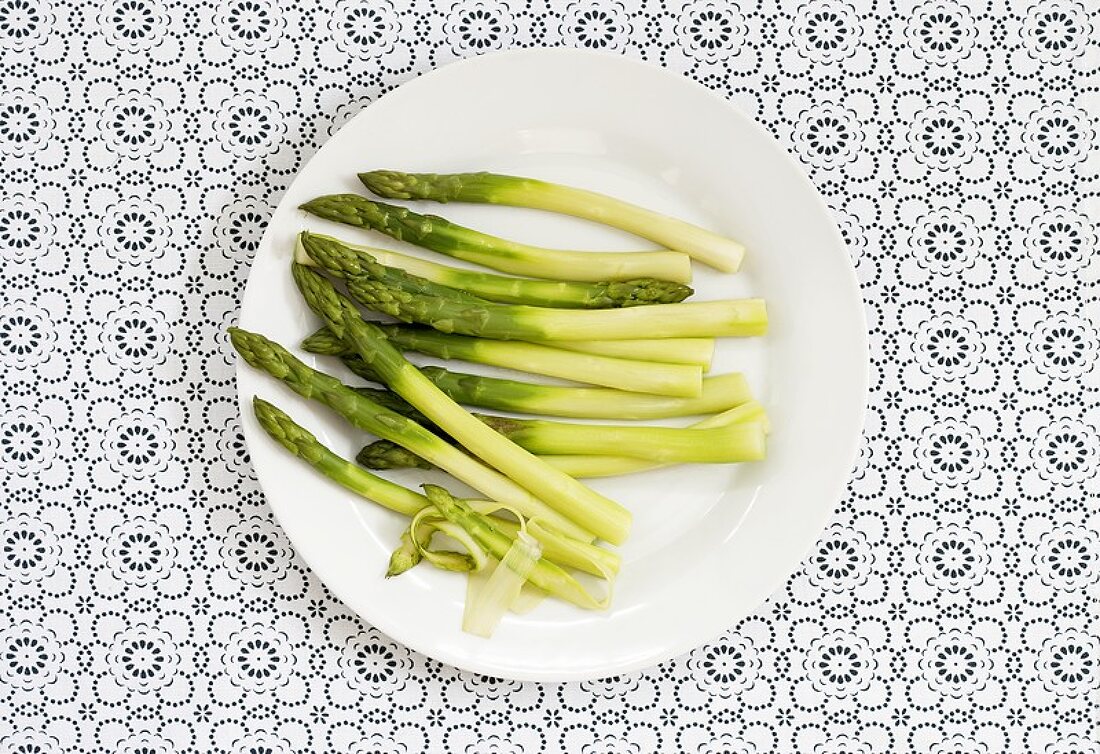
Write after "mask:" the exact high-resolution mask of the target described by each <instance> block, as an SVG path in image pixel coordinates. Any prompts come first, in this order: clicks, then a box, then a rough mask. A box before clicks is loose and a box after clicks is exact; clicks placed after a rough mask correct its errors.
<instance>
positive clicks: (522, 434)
mask: <svg viewBox="0 0 1100 754" xmlns="http://www.w3.org/2000/svg"><path fill="white" fill-rule="evenodd" d="M478 418H479V419H482V420H483V421H485V423H486V424H487V425H488V426H490V427H492V428H493V429H494V430H496V431H497V432H499V433H500V434H502V435H504V436H505V437H507V438H508V439H509V440H511V441H512V442H514V443H516V444H517V445H519V446H520V447H521V448H525V449H527V450H529V451H531V452H532V453H536V454H538V455H544V456H555V455H592V456H625V457H628V458H640V459H644V460H647V461H652V462H654V463H658V464H666V463H741V462H744V461H759V460H760V459H762V458H763V457H764V428H763V425H762V424H760V423H757V422H752V423H748V424H725V425H720V426H715V427H711V428H706V429H690V428H688V429H680V428H677V427H649V426H620V425H615V424H567V423H564V422H555V421H544V420H540V419H505V418H503V417H484V416H478ZM380 442H382V443H385V442H386V441H384V440H383V441H380ZM376 445H377V443H372V444H371V445H368V446H366V447H365V448H363V450H361V451H359V454H358V455H357V456H356V457H355V458H356V460H357V461H359V463H362V464H363V465H364V466H367V467H368V468H372V469H378V468H399V466H398V465H396V464H395V463H393V461H392V459H391V458H389V457H387V456H381V457H379V456H378V454H379V453H380V452H381V451H382V449H383V448H387V449H388V447H387V446H386V445H383V446H382V447H375V446H376ZM415 465H417V466H420V465H421V464H415ZM551 465H553V464H551Z"/></svg>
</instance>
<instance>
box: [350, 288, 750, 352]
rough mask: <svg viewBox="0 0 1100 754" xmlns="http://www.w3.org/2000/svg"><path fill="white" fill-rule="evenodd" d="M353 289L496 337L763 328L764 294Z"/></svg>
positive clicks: (362, 298) (737, 332)
mask: <svg viewBox="0 0 1100 754" xmlns="http://www.w3.org/2000/svg"><path fill="white" fill-rule="evenodd" d="M347 288H348V293H350V294H351V297H352V298H354V299H355V300H356V301H358V302H359V303H361V304H363V305H364V306H366V307H368V308H370V309H373V310H374V311H377V312H381V313H383V314H388V315H390V316H391V317H395V318H397V319H399V320H401V321H402V322H409V323H416V324H423V325H430V326H431V327H433V328H435V329H436V330H439V331H440V332H444V333H457V334H460V335H473V336H477V337H482V338H494V339H497V340H593V339H599V340H620V339H630V338H633V339H637V338H642V337H648V338H712V337H716V336H722V335H734V336H751V335H763V334H764V333H765V332H766V331H767V326H768V316H767V310H766V308H765V306H764V301H763V299H758V298H754V299H740V300H736V301H701V302H696V303H683V304H654V305H653V306H639V307H634V308H632V309H597V310H580V309H544V308H541V307H537V306H522V305H518V304H497V303H493V302H488V301H486V302H478V301H465V300H459V299H456V298H454V297H451V296H433V295H429V294H425V293H412V292H410V291H407V290H402V289H400V288H397V287H394V286H391V285H387V284H386V283H383V282H379V281H377V280H370V279H368V278H365V277H355V278H349V279H348V280H347Z"/></svg>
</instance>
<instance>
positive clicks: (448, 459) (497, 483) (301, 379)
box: [229, 327, 592, 541]
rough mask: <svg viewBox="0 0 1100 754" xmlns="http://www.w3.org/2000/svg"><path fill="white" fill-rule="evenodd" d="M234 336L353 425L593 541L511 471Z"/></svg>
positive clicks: (247, 353) (248, 353)
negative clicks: (515, 479)
mask: <svg viewBox="0 0 1100 754" xmlns="http://www.w3.org/2000/svg"><path fill="white" fill-rule="evenodd" d="M229 337H230V340H231V341H232V343H233V347H234V348H236V349H237V353H239V354H240V355H241V357H242V358H243V359H244V360H245V361H247V362H248V363H249V364H250V365H252V366H253V367H255V368H257V369H260V370H263V371H265V372H267V373H268V374H270V375H271V376H272V377H275V378H276V379H279V380H282V381H283V382H284V383H286V385H287V386H288V387H289V388H290V389H291V390H293V391H294V392H296V393H298V394H299V395H301V396H304V397H306V398H312V399H314V400H316V401H319V402H320V403H323V404H324V405H326V406H328V407H329V408H331V409H332V410H333V411H335V412H336V413H338V414H340V415H341V416H342V417H344V418H345V419H347V420H348V421H349V422H350V423H351V424H352V425H353V426H355V427H358V428H359V429H361V430H363V431H365V432H370V433H371V434H373V435H376V436H378V437H381V438H383V439H385V440H392V441H394V442H396V443H399V444H400V445H401V446H402V447H405V448H408V449H409V450H411V451H413V452H414V453H416V454H417V455H419V456H421V457H422V458H425V459H427V460H428V461H431V463H432V464H434V465H435V466H438V467H439V468H441V469H443V470H445V471H447V472H449V473H450V474H451V475H452V476H454V477H455V478H457V479H460V480H462V481H463V482H466V484H468V485H470V486H471V487H473V488H474V489H476V490H479V491H481V492H483V493H485V494H486V495H488V496H489V497H491V498H493V499H494V500H499V501H500V502H502V503H506V504H507V505H510V506H512V507H514V508H515V509H516V510H518V511H520V512H521V513H523V514H524V515H526V516H528V517H530V518H532V519H535V520H540V519H541V520H544V521H546V522H547V523H548V524H549V525H551V526H552V527H554V528H556V529H558V530H559V531H562V532H564V533H566V534H568V535H569V536H572V537H576V538H577V539H584V540H586V541H591V539H592V533H591V532H589V531H588V530H587V529H585V528H584V527H583V526H582V525H579V524H576V523H574V522H573V520H572V519H570V518H568V517H566V516H563V515H562V514H560V513H558V512H557V511H555V510H554V509H553V508H551V507H549V506H548V505H547V504H546V503H544V502H543V501H541V500H539V499H538V498H537V497H535V496H534V495H532V494H531V493H530V492H528V491H527V490H525V489H524V488H522V487H520V486H519V485H518V484H516V483H515V482H513V481H512V480H511V479H509V478H508V477H506V476H504V475H503V474H500V473H498V472H497V471H495V470H493V469H490V468H488V467H486V466H484V465H482V464H481V463H479V462H478V461H477V460H476V459H474V458H471V457H470V456H469V455H467V454H466V453H463V452H462V451H461V450H459V449H458V448H456V447H454V446H453V445H450V444H448V443H447V442H445V441H443V440H441V439H440V438H438V437H436V436H435V435H433V434H432V433H431V432H429V431H427V430H426V429H424V428H423V427H421V426H420V425H419V424H417V423H416V422H414V421H412V420H411V419H407V418H405V417H404V416H401V415H400V414H398V413H395V412H393V411H390V410H389V409H387V408H383V407H382V406H379V405H378V404H377V403H375V402H374V401H372V400H370V399H369V398H367V397H365V396H363V395H360V394H359V393H357V392H356V391H354V390H352V389H351V388H349V387H347V386H346V385H344V384H343V383H342V382H340V380H338V379H336V378H335V377H331V376H329V375H327V374H325V373H324V372H319V371H317V370H316V369H311V368H310V367H308V366H306V365H305V364H303V363H302V362H301V361H299V360H298V359H296V358H295V357H294V356H292V355H291V354H290V352H289V351H287V350H286V349H285V348H283V347H282V346H280V345H279V344H277V343H274V342H272V341H270V340H268V339H267V338H265V337H263V336H262V335H258V334H256V333H251V332H248V331H247V330H241V329H240V328H236V327H231V328H229ZM475 421H476V419H475ZM482 426H484V425H482ZM555 473H559V472H555Z"/></svg>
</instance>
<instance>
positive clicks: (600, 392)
mask: <svg viewBox="0 0 1100 754" xmlns="http://www.w3.org/2000/svg"><path fill="white" fill-rule="evenodd" d="M383 330H384V331H385V332H386V334H387V337H388V338H390V339H391V341H393V342H394V343H395V345H397V346H398V347H401V348H405V349H407V350H410V351H412V350H417V349H416V348H415V347H414V346H415V345H416V343H414V342H411V341H410V340H405V339H403V338H402V337H401V336H400V335H398V332H399V330H400V328H386V327H383ZM433 335H436V336H438V333H433ZM302 347H303V348H304V349H305V350H306V351H309V352H311V353H318V354H326V355H330V356H341V357H342V358H343V360H344V362H345V363H346V364H347V365H348V367H349V368H350V369H351V370H352V371H354V372H355V373H356V374H358V375H359V376H360V377H363V378H364V379H367V380H371V381H373V382H377V381H378V377H377V375H375V374H374V372H373V371H372V370H371V369H370V368H369V366H368V365H367V364H366V363H365V362H363V360H362V359H360V358H358V357H357V356H352V355H349V354H348V351H347V346H345V345H344V343H343V341H341V340H340V339H339V338H337V337H335V336H334V335H333V334H332V332H331V331H330V330H328V329H327V328H323V329H321V330H318V331H317V332H316V333H314V334H313V335H311V336H309V337H308V338H306V339H305V340H304V341H303V342H302ZM427 352H428V353H432V354H433V355H439V354H440V353H442V351H441V350H437V351H434V352H432V351H427ZM451 355H453V356H456V357H457V355H456V354H449V356H451ZM449 356H445V357H444V358H449ZM467 360H470V361H472V359H467ZM520 366H523V365H520ZM420 371H422V372H423V373H424V376H425V377H427V378H428V379H430V380H431V381H432V382H434V383H435V384H436V386H437V387H438V388H439V389H440V390H442V391H443V392H445V393H446V394H447V395H449V396H450V397H451V399H453V400H455V401H457V402H458V403H465V404H466V405H469V406H478V407H480V408H491V409H496V410H498V411H514V412H517V413H524V414H545V415H547V416H562V417H569V418H575V419H665V418H669V417H675V416H693V415H696V414H712V413H715V412H718V411H725V410H726V409H730V408H733V407H735V406H738V405H740V404H742V403H744V402H745V401H748V400H749V399H750V398H751V392H750V390H749V385H748V383H747V382H746V381H745V378H744V376H743V375H742V374H740V373H739V372H734V373H731V374H720V375H715V376H714V377H704V378H703V379H702V382H701V385H702V389H701V392H700V394H699V396H698V397H696V398H674V397H666V396H660V395H644V394H640V393H636V392H629V391H625V390H613V389H609V388H591V387H575V386H569V387H566V386H561V385H539V384H536V383H532V382H521V381H518V380H508V379H501V378H499V377H484V376H482V375H477V374H466V373H463V372H452V371H451V370H449V369H445V368H443V367H422V368H421V370H420Z"/></svg>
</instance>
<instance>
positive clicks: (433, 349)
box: [304, 325, 703, 398]
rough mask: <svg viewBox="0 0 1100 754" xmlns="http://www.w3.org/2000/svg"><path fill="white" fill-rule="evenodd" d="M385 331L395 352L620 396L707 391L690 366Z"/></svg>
mask: <svg viewBox="0 0 1100 754" xmlns="http://www.w3.org/2000/svg"><path fill="white" fill-rule="evenodd" d="M381 330H382V332H383V333H384V334H385V336H386V337H387V338H388V339H389V340H390V342H391V343H393V345H394V346H395V347H397V348H400V349H401V350H403V351H419V352H420V353H423V354H427V355H429V356H435V357H436V358H440V359H463V360H465V361H472V362H474V363H477V364H488V365H489V366H496V367H504V368H506V369H516V370H519V371H523V372H529V373H531V374H543V375H546V376H548V377H558V378H560V379H563V380H573V381H575V382H587V383H590V384H592V385H601V386H603V387H605V388H616V389H617V390H618V391H620V392H622V391H628V392H635V393H647V394H654V395H660V396H665V395H672V396H678V397H681V398H697V397H699V395H700V394H701V393H702V390H703V370H702V367H699V366H695V365H690V364H653V363H650V362H647V361H634V360H632V359H614V358H609V357H607V356H599V355H596V354H587V353H574V352H572V351H563V350H561V349H559V348H551V347H549V346H542V345H537V344H535V343H520V342H513V341H505V340H485V339H483V338H470V337H467V336H465V335H448V334H446V333H441V332H437V331H435V330H431V329H428V328H411V327H393V326H388V325H383V326H382V327H381ZM304 347H305V348H306V349H307V350H309V349H311V348H319V346H318V344H317V343H316V341H315V340H314V339H313V338H312V336H311V337H310V338H308V339H307V343H306V344H305V345H304ZM341 350H343V351H344V352H345V353H346V350H347V347H346V346H341ZM324 352H325V353H332V351H324ZM349 366H350V367H351V368H352V369H354V370H356V371H357V373H358V374H360V375H364V376H365V371H366V369H365V365H363V364H357V363H355V362H352V363H351V364H349ZM367 379H372V378H370V377H367Z"/></svg>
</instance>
